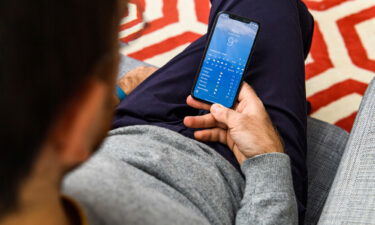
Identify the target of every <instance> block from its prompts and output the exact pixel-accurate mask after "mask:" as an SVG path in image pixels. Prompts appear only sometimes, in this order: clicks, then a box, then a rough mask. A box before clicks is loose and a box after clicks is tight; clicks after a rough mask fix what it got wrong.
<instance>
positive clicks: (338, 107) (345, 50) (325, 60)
mask: <svg viewBox="0 0 375 225" xmlns="http://www.w3.org/2000/svg"><path fill="white" fill-rule="evenodd" d="M304 1H305V3H306V4H307V6H308V8H309V9H310V11H311V13H312V14H313V15H314V18H315V20H316V29H315V33H314V39H313V45H312V49H311V53H310V55H309V57H308V59H307V60H306V85H307V97H308V100H309V101H310V102H311V103H312V106H313V112H312V114H311V116H312V117H315V118H318V119H321V120H323V121H327V122H329V123H332V124H336V125H338V126H340V127H342V128H344V129H346V130H348V131H350V129H351V127H352V124H353V121H354V118H355V116H356V112H357V110H358V107H359V104H360V101H361V98H362V96H363V94H364V92H365V90H366V87H367V85H368V83H369V82H370V81H371V79H372V78H373V77H374V76H375V1H374V0H304ZM129 2H130V4H129V10H128V13H127V14H126V15H125V17H124V19H123V20H122V25H121V31H120V39H121V41H123V42H126V43H128V44H129V45H128V46H126V47H124V48H123V49H121V52H122V53H123V54H125V55H128V56H130V57H134V58H136V59H139V60H143V61H146V62H148V63H150V64H153V65H157V66H162V65H164V64H165V63H166V62H167V61H168V60H170V59H171V58H172V57H174V56H175V55H176V54H178V53H179V52H181V51H182V50H183V49H184V48H185V47H186V46H188V45H189V43H191V42H192V41H194V40H196V39H197V38H199V37H200V36H201V35H202V34H204V33H206V30H207V20H208V14H209V9H210V2H209V0H130V1H129Z"/></svg>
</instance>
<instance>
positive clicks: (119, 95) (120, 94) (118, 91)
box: [116, 85, 126, 101]
mask: <svg viewBox="0 0 375 225" xmlns="http://www.w3.org/2000/svg"><path fill="white" fill-rule="evenodd" d="M116 95H117V98H118V99H120V101H122V100H124V99H125V98H126V94H125V92H124V91H123V90H122V89H121V88H120V87H119V86H118V85H116Z"/></svg>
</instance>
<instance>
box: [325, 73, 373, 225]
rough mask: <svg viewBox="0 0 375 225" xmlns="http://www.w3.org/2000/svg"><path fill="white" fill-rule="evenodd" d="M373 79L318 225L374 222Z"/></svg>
mask: <svg viewBox="0 0 375 225" xmlns="http://www.w3.org/2000/svg"><path fill="white" fill-rule="evenodd" d="M374 215H375V79H374V80H373V81H372V82H371V84H370V85H369V87H368V89H367V91H366V94H365V96H364V97H363V100H362V103H361V106H360V109H359V112H358V116H357V118H356V121H355V123H354V127H353V130H352V132H351V134H350V137H349V140H348V143H347V145H346V148H345V152H344V154H343V157H342V160H341V163H340V165H339V168H338V171H337V174H336V177H335V180H334V182H333V185H332V188H331V191H330V193H329V195H328V199H327V201H326V204H325V206H324V209H323V213H322V216H321V218H320V220H319V224H324V225H326V224H375V216H374Z"/></svg>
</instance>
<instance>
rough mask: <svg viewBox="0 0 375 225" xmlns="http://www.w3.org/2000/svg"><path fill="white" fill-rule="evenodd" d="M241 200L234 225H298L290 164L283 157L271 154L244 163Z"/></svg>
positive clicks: (280, 154) (285, 157) (284, 156)
mask: <svg viewBox="0 0 375 225" xmlns="http://www.w3.org/2000/svg"><path fill="white" fill-rule="evenodd" d="M242 171H243V173H244V175H245V178H246V187H245V192H244V197H243V199H242V201H241V208H240V209H239V210H238V212H237V216H236V224H238V225H242V224H272V225H275V224H288V225H290V224H298V210H297V202H296V198H295V194H294V190H293V182H292V175H291V168H290V160H289V157H288V156H287V155H286V154H282V153H272V154H264V155H259V156H256V157H253V158H250V159H248V160H246V161H245V162H244V163H243V165H242Z"/></svg>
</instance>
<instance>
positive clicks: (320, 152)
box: [305, 117, 349, 225]
mask: <svg viewBox="0 0 375 225" xmlns="http://www.w3.org/2000/svg"><path fill="white" fill-rule="evenodd" d="M348 138H349V134H348V132H346V131H344V130H343V129H341V128H339V127H337V126H335V125H332V124H328V123H326V122H323V121H320V120H317V119H314V118H310V117H308V118H307V158H306V159H307V160H306V164H307V171H308V181H309V184H308V193H307V207H306V215H305V225H315V224H317V223H318V221H319V217H320V215H321V213H322V211H323V207H324V204H325V202H326V199H327V196H328V193H329V191H330V189H331V186H332V183H333V180H334V179H335V176H336V172H337V168H338V167H339V164H340V161H341V157H342V154H343V153H344V150H345V146H346V143H347V141H348Z"/></svg>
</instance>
